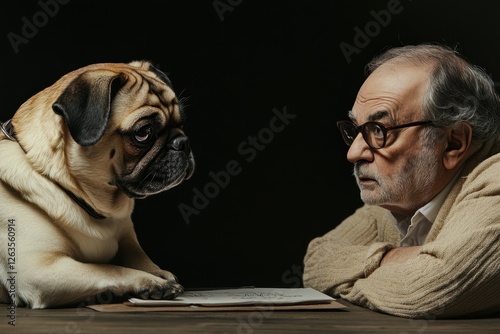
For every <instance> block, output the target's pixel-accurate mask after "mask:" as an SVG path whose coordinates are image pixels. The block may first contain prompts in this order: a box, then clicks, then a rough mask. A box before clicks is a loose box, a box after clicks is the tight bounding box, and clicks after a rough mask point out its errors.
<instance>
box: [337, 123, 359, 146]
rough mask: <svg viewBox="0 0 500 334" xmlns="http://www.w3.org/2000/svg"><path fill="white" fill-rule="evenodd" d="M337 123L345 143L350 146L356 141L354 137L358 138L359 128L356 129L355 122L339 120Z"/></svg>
mask: <svg viewBox="0 0 500 334" xmlns="http://www.w3.org/2000/svg"><path fill="white" fill-rule="evenodd" d="M337 125H338V127H339V130H340V133H341V134H342V138H343V139H344V141H345V143H346V144H347V145H348V146H351V144H352V143H353V142H354V139H356V136H357V135H358V130H356V127H355V126H354V124H352V123H351V122H349V121H341V122H338V123H337Z"/></svg>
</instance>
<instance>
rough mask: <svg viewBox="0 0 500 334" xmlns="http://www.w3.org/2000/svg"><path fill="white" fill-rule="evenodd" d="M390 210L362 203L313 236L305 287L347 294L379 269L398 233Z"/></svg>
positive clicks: (308, 251) (334, 294) (307, 255)
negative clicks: (322, 231)
mask: <svg viewBox="0 0 500 334" xmlns="http://www.w3.org/2000/svg"><path fill="white" fill-rule="evenodd" d="M387 214H388V212H387V211H386V210H384V209H381V208H378V207H374V206H363V207H362V208H360V209H358V210H357V211H356V212H355V213H354V214H353V215H351V216H350V217H348V218H347V219H345V220H344V221H343V222H342V223H341V224H340V225H338V226H337V227H336V228H335V229H333V230H332V231H330V232H328V233H327V234H325V235H324V236H322V237H318V238H316V239H313V240H312V241H311V242H310V243H309V246H308V249H307V252H306V255H305V258H304V275H303V281H304V286H307V287H312V288H314V289H316V290H319V291H322V292H325V293H327V294H330V295H332V296H340V295H341V294H345V293H348V292H349V291H350V290H351V289H352V287H353V285H354V283H355V282H356V281H357V280H359V279H362V278H366V277H368V276H369V275H370V274H371V273H372V272H373V271H374V270H375V269H376V268H378V266H379V263H380V260H381V259H382V257H383V255H384V254H385V253H386V252H387V251H389V250H390V249H392V248H393V247H395V246H396V244H397V242H398V241H399V235H398V233H397V231H396V228H395V227H394V226H390V225H389V224H385V225H384V224H381V223H380V222H381V221H387V217H386V215H387Z"/></svg>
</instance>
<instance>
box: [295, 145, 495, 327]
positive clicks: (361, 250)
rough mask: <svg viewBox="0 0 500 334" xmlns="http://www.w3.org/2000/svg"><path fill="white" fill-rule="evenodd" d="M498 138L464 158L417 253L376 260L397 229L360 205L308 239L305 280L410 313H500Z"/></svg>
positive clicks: (379, 307) (380, 212)
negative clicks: (386, 261)
mask: <svg viewBox="0 0 500 334" xmlns="http://www.w3.org/2000/svg"><path fill="white" fill-rule="evenodd" d="M499 152H500V138H496V139H495V140H490V141H489V142H487V143H486V144H485V145H483V147H482V148H481V149H480V150H479V151H478V152H477V153H475V154H474V155H473V156H472V157H471V158H470V159H469V160H468V162H467V163H466V164H465V165H464V168H463V169H462V172H461V175H460V177H459V178H458V179H457V182H456V183H455V185H454V186H453V188H452V190H451V191H450V194H449V195H448V197H447V199H446V200H445V202H444V204H443V206H442V207H441V209H440V211H439V214H438V216H437V218H436V221H435V222H434V224H433V226H432V228H431V230H430V232H429V234H428V236H427V239H426V242H425V244H424V245H423V246H422V250H421V252H420V254H419V256H418V257H417V258H416V259H413V260H409V261H407V262H405V263H399V264H388V265H384V266H383V267H379V263H380V260H381V259H382V257H383V255H384V254H385V252H387V251H388V250H390V249H391V248H393V247H396V246H398V244H399V241H400V235H399V232H398V231H397V229H396V227H395V226H394V223H393V222H392V221H391V220H390V219H389V216H388V214H389V212H388V211H387V210H385V209H382V208H380V207H377V206H368V205H365V206H363V207H361V208H359V209H358V210H357V211H356V212H355V213H354V214H353V215H351V216H350V217H348V218H347V219H345V220H344V221H343V222H342V223H341V224H340V225H338V226H337V227H336V228H335V229H333V230H332V231H330V232H328V233H327V234H325V235H324V236H322V237H319V238H316V239H314V240H312V241H311V242H310V244H309V247H308V249H307V253H306V255H305V258H304V265H305V267H304V276H303V279H304V286H306V287H312V288H315V289H317V290H319V291H322V292H325V293H327V294H330V295H332V296H334V297H341V298H343V299H345V300H347V301H350V302H352V303H354V304H358V305H361V306H365V307H368V308H370V309H373V310H376V311H381V312H385V313H389V314H393V315H397V316H402V317H410V318H427V319H434V318H447V317H457V316H463V315H471V316H474V315H485V314H489V313H492V312H500V153H499Z"/></svg>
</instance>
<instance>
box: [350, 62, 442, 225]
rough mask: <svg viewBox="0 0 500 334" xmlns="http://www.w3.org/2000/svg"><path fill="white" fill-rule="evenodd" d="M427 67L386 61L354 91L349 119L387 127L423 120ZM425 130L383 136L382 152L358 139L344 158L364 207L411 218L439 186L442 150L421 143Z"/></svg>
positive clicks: (423, 141) (415, 127)
mask: <svg viewBox="0 0 500 334" xmlns="http://www.w3.org/2000/svg"><path fill="white" fill-rule="evenodd" d="M429 74H430V68H429V67H424V66H412V65H407V64H401V63H399V64H394V62H393V61H390V62H388V63H386V64H384V65H382V66H380V67H379V68H378V69H376V70H375V71H374V72H373V73H372V74H371V75H370V76H369V77H368V78H367V80H366V81H365V82H364V84H363V85H362V87H361V89H360V90H359V92H358V95H357V97H356V101H355V102H354V105H353V108H352V111H351V112H350V116H351V120H352V121H353V122H354V123H355V124H356V125H361V124H364V123H365V122H368V121H377V122H380V123H382V124H383V125H384V126H386V127H390V126H396V125H401V124H406V123H411V122H417V121H423V120H425V119H424V114H423V110H422V102H423V97H424V94H425V91H426V89H427V86H428V78H429ZM423 133H424V126H414V127H408V128H402V129H395V130H390V131H388V132H387V141H386V144H385V146H384V147H383V148H381V149H372V148H370V147H369V146H368V144H367V143H366V142H365V140H364V139H363V136H362V135H361V134H358V136H357V137H356V139H355V140H354V142H353V144H352V145H351V147H350V148H349V151H348V153H347V159H348V160H349V161H350V162H352V163H353V164H354V176H355V177H356V181H357V183H358V186H359V188H360V191H361V199H362V200H363V202H365V203H366V204H373V205H380V206H382V207H384V208H386V209H389V210H391V211H393V212H395V213H400V214H404V215H411V214H413V213H414V212H415V211H416V210H417V209H418V208H419V207H421V206H423V205H424V204H425V203H427V202H428V201H430V200H431V199H432V198H433V197H434V196H435V195H437V193H438V192H439V191H440V190H441V188H442V187H443V185H442V182H440V181H439V178H440V176H441V173H442V171H443V167H442V162H441V157H440V154H441V152H440V150H439V149H437V148H436V147H434V145H432V144H429V143H427V144H426V141H425V139H423V136H422V134H423Z"/></svg>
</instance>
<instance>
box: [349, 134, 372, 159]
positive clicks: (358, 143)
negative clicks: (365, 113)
mask: <svg viewBox="0 0 500 334" xmlns="http://www.w3.org/2000/svg"><path fill="white" fill-rule="evenodd" d="M347 160H348V161H349V162H351V163H356V162H358V161H360V160H365V161H372V160H373V152H372V149H371V148H370V146H368V144H367V143H366V141H365V139H364V138H363V135H362V134H361V133H358V135H357V136H356V138H354V141H353V142H352V144H351V146H349V151H347Z"/></svg>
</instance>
